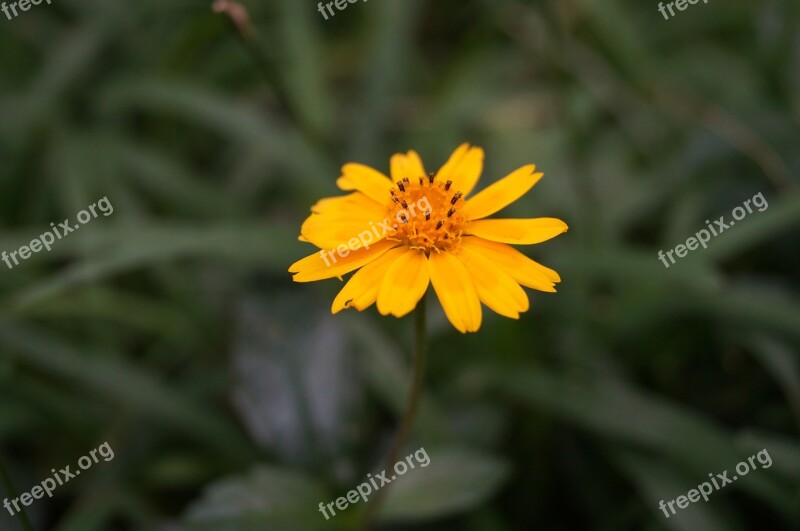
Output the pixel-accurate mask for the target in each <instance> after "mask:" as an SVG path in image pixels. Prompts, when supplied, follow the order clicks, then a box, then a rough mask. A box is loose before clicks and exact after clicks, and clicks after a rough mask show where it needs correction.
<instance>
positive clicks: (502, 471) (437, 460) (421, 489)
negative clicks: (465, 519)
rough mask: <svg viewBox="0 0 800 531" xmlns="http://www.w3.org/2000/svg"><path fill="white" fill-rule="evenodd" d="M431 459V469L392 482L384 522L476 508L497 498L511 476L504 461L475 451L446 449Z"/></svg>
mask: <svg viewBox="0 0 800 531" xmlns="http://www.w3.org/2000/svg"><path fill="white" fill-rule="evenodd" d="M429 456H430V463H429V464H428V466H426V467H424V468H415V469H413V470H409V471H407V472H406V473H405V475H403V476H400V477H399V478H398V479H397V480H395V481H393V482H392V483H391V486H390V487H388V488H390V489H391V490H389V492H388V494H387V495H386V500H385V504H384V505H383V506H382V508H381V513H380V517H381V519H383V520H385V521H387V522H388V521H403V522H416V521H424V520H430V519H433V518H442V517H445V516H450V515H453V514H457V513H461V512H464V511H469V510H472V509H475V508H477V507H479V506H481V505H482V504H483V503H485V502H486V501H488V500H489V498H491V497H492V496H493V495H495V494H496V493H497V491H498V490H499V489H500V487H502V485H503V483H504V482H505V481H506V479H507V478H508V475H509V467H508V465H507V464H506V463H505V462H504V461H502V460H500V459H498V458H495V457H492V456H488V455H484V454H480V453H477V452H473V451H468V450H461V449H454V448H446V449H440V450H437V451H432V452H430V454H429ZM386 476H387V478H390V477H393V476H390V475H389V473H387V474H386ZM384 488H386V487H384Z"/></svg>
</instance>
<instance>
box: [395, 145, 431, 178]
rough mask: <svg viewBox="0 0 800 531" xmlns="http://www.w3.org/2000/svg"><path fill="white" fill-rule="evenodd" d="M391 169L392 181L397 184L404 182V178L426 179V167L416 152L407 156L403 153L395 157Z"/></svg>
mask: <svg viewBox="0 0 800 531" xmlns="http://www.w3.org/2000/svg"><path fill="white" fill-rule="evenodd" d="M390 167H391V171H392V180H393V181H395V182H397V181H402V180H403V177H408V178H409V179H417V178H419V177H425V167H424V166H423V165H422V159H420V158H419V155H418V154H417V152H416V151H409V152H408V153H407V154H405V155H404V154H402V153H398V154H396V155H394V156H393V157H392V160H391V161H390Z"/></svg>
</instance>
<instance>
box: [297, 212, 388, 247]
mask: <svg viewBox="0 0 800 531" xmlns="http://www.w3.org/2000/svg"><path fill="white" fill-rule="evenodd" d="M300 231H301V237H302V238H305V241H308V242H310V243H313V244H314V245H316V246H317V247H319V248H321V249H336V248H337V247H339V246H340V245H346V246H348V247H349V248H350V249H353V250H355V249H358V248H360V247H363V246H364V245H372V244H374V243H376V242H378V241H380V240H382V239H383V238H384V237H385V236H386V233H385V231H383V230H380V229H379V225H378V224H376V222H375V221H371V220H368V219H366V218H361V219H359V218H344V219H331V218H330V217H329V216H318V215H312V216H311V217H309V218H308V219H307V220H306V221H305V222H304V223H303V227H302V228H301V229H300Z"/></svg>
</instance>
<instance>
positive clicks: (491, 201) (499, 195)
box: [464, 164, 544, 220]
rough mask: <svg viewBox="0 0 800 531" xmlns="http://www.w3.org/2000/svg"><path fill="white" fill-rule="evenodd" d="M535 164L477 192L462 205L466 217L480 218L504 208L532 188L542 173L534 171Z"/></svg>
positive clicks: (524, 167)
mask: <svg viewBox="0 0 800 531" xmlns="http://www.w3.org/2000/svg"><path fill="white" fill-rule="evenodd" d="M535 169H536V166H535V165H533V164H530V165H528V166H523V167H522V168H520V169H518V170H517V171H515V172H513V173H511V174H509V175H508V176H506V177H504V178H502V179H500V180H499V181H497V182H496V183H494V184H492V185H491V186H489V187H487V188H486V189H484V190H481V191H480V192H478V193H477V194H476V195H475V196H474V197H473V198H472V199H470V200H469V201H467V203H466V204H465V205H464V214H465V215H466V216H467V219H473V220H475V219H481V218H485V217H487V216H491V215H492V214H494V213H495V212H499V211H500V210H502V209H504V208H505V207H507V206H508V205H510V204H511V203H513V202H514V201H516V200H517V199H519V198H520V197H522V196H523V195H525V194H526V193H527V192H528V190H530V189H531V188H533V185H535V184H536V183H537V182H538V181H539V179H541V178H542V175H544V174H543V173H534V170H535Z"/></svg>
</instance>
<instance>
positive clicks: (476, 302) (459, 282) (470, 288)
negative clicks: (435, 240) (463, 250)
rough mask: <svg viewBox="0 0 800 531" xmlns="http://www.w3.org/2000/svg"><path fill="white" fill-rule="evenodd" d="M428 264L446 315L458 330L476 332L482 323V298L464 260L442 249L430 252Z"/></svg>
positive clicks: (434, 286)
mask: <svg viewBox="0 0 800 531" xmlns="http://www.w3.org/2000/svg"><path fill="white" fill-rule="evenodd" d="M428 267H429V269H430V274H431V283H432V284H433V289H434V290H436V295H437V296H438V297H439V302H441V304H442V308H443V309H444V313H445V315H447V318H448V319H449V320H450V322H451V323H452V324H453V326H454V327H456V329H457V330H458V331H459V332H461V333H466V332H476V331H477V330H478V329H479V328H480V327H481V317H482V314H481V301H480V299H479V298H478V291H477V290H476V289H475V283H474V282H473V281H472V278H471V277H470V275H469V272H467V269H466V268H465V267H464V264H462V263H461V262H460V261H459V260H458V258H456V257H455V256H453V255H452V254H450V253H446V252H444V253H433V254H431V255H430V257H429V258H428Z"/></svg>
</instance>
